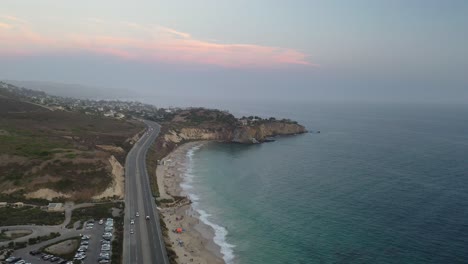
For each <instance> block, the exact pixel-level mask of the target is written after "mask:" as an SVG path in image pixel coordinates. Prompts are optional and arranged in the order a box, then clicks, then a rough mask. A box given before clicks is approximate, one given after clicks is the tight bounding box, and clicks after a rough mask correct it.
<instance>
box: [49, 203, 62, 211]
mask: <svg viewBox="0 0 468 264" xmlns="http://www.w3.org/2000/svg"><path fill="white" fill-rule="evenodd" d="M64 210H65V209H64V208H63V203H49V205H47V211H48V212H62V211H64Z"/></svg>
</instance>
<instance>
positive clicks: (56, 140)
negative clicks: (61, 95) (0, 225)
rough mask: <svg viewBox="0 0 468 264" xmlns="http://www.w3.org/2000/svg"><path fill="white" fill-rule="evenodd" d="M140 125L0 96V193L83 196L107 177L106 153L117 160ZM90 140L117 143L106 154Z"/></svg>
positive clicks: (100, 187)
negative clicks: (48, 192)
mask: <svg viewBox="0 0 468 264" xmlns="http://www.w3.org/2000/svg"><path fill="white" fill-rule="evenodd" d="M142 128H143V125H142V124H140V123H137V122H133V121H119V120H114V119H106V118H100V117H96V116H89V115H84V114H80V113H73V112H64V111H49V110H48V109H46V108H42V107H40V106H36V105H32V104H29V103H25V102H20V101H17V100H14V99H10V98H5V97H0V155H1V159H0V192H2V191H5V190H8V189H25V190H23V191H22V192H27V191H31V190H37V189H38V188H43V187H48V188H52V189H54V190H56V191H61V192H75V193H77V197H76V198H81V199H86V198H89V197H90V196H92V195H95V194H96V193H98V192H100V191H102V190H104V189H105V188H106V186H108V184H109V183H110V182H111V177H110V166H109V164H108V162H107V159H108V157H109V156H110V155H114V156H116V158H117V159H118V160H119V161H120V162H123V161H124V160H125V156H126V151H128V150H129V149H130V148H131V145H130V144H128V142H127V139H128V138H130V137H132V136H133V135H135V134H136V133H138V132H139V131H140V130H141V129H142ZM96 145H113V146H118V147H122V148H123V149H124V150H125V151H124V152H123V153H107V152H104V151H102V150H98V149H96Z"/></svg>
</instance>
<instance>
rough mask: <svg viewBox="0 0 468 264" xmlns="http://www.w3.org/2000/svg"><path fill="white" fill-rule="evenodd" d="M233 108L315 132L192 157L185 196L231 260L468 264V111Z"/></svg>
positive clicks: (207, 148)
mask: <svg viewBox="0 0 468 264" xmlns="http://www.w3.org/2000/svg"><path fill="white" fill-rule="evenodd" d="M224 109H229V110H231V112H233V113H234V114H236V115H237V116H241V115H259V116H264V117H267V116H278V117H288V118H291V119H294V120H297V121H299V122H300V123H301V124H304V125H305V126H306V127H307V129H309V130H310V131H311V132H312V133H307V134H303V135H298V136H288V137H281V138H278V139H277V140H276V141H275V142H272V143H265V144H260V145H250V146H247V145H238V144H221V143H209V144H206V145H203V146H202V147H196V148H194V149H192V150H191V151H189V153H187V155H188V163H189V164H187V166H188V170H187V175H186V182H185V190H186V191H187V192H189V193H190V195H191V197H192V198H193V199H194V201H195V203H194V207H195V209H196V210H197V211H199V212H200V214H201V215H202V219H201V220H202V221H204V222H205V223H207V224H209V225H211V226H212V227H213V228H214V229H215V231H216V237H215V242H216V243H217V244H219V245H220V246H221V248H222V253H223V254H224V257H225V260H226V262H227V263H236V264H276V263H278V264H280V263H298V264H311V263H468V107H466V106H461V105H425V104H415V105H410V104H399V105H392V104H352V103H349V104H338V103H335V104H333V103H330V104H325V103H320V104H295V105H293V104H291V105H287V104H282V105H274V104H271V105H251V106H249V105H226V106H225V107H224ZM318 130H320V133H315V132H316V131H318Z"/></svg>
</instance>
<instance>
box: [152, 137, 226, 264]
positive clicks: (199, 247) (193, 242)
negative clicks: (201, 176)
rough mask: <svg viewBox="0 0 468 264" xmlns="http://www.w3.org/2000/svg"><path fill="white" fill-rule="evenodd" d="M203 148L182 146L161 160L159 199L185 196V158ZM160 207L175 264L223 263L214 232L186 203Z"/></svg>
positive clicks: (199, 143) (185, 201) (186, 201)
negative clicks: (192, 149) (191, 152)
mask: <svg viewBox="0 0 468 264" xmlns="http://www.w3.org/2000/svg"><path fill="white" fill-rule="evenodd" d="M202 144H206V142H190V143H186V144H183V145H181V146H179V147H177V148H176V149H175V150H174V151H172V152H171V153H170V154H169V155H168V156H167V157H166V158H164V159H163V162H164V165H162V164H161V165H158V169H157V171H156V175H157V178H158V185H159V191H160V194H161V198H160V199H168V198H174V196H184V193H183V190H182V188H181V187H180V184H181V183H182V182H183V178H182V177H183V175H184V173H185V172H186V165H187V156H186V154H187V152H188V151H189V150H190V149H191V148H193V147H194V146H196V145H202ZM160 207H161V208H162V209H161V213H162V215H163V220H164V222H165V223H166V226H167V228H168V229H169V239H170V241H171V244H172V249H173V250H174V251H175V252H176V254H177V256H178V258H177V262H178V263H180V264H186V263H200V264H211V263H216V264H217V263H224V260H223V258H222V254H221V251H220V250H221V249H220V247H219V246H218V245H216V244H215V243H214V241H213V238H214V235H215V233H214V230H213V228H211V227H210V226H208V225H206V224H204V223H203V222H201V221H200V220H199V214H198V213H197V212H196V211H195V210H193V209H192V207H191V206H190V204H189V201H188V199H182V200H181V201H180V202H179V203H172V204H169V203H162V204H161V206H160ZM178 228H182V229H183V231H182V233H177V232H176V231H177V229H178Z"/></svg>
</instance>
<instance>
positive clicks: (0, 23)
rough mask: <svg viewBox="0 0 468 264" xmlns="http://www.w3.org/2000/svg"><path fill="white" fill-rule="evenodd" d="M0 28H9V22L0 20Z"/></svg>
mask: <svg viewBox="0 0 468 264" xmlns="http://www.w3.org/2000/svg"><path fill="white" fill-rule="evenodd" d="M0 28H11V25H10V24H7V23H2V22H0Z"/></svg>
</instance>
